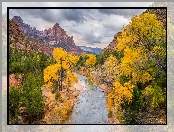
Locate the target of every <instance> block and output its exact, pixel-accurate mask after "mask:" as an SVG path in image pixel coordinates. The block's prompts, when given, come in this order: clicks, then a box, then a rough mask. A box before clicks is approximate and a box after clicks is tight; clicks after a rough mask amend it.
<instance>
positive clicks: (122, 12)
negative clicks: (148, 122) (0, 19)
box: [2, 2, 153, 48]
mask: <svg viewBox="0 0 174 132" xmlns="http://www.w3.org/2000/svg"><path fill="white" fill-rule="evenodd" d="M152 3H153V2H108V3H105V2H89V3H82V2H81V3H80V2H76V3H71V2H64V3H63V2H57V3H56V2H35V3H33V2H31V3H26V2H25V3H22V2H19V3H18V2H15V3H13V2H10V3H9V2H5V3H4V2H3V3H2V13H3V14H4V13H6V9H7V8H6V7H15V6H17V7H20V6H21V7H27V6H30V7H53V6H54V7H58V6H59V7H60V6H61V7H63V6H66V7H68V6H69V7H70V6H71V7H72V6H74V7H79V6H86V7H89V6H93V7H94V6H95V7H142V6H143V7H149V6H150V5H151V4H152ZM144 11H145V9H10V11H9V18H10V19H11V18H13V16H20V17H21V18H22V19H23V22H24V23H26V24H29V25H30V26H31V27H36V29H38V30H40V31H41V30H44V29H48V28H52V27H53V26H54V25H55V23H58V24H59V25H60V26H61V27H62V28H63V29H64V30H65V31H66V33H67V34H68V35H69V36H73V38H74V42H75V44H76V45H77V46H88V47H99V48H105V47H106V46H107V45H108V44H109V43H110V42H111V41H112V40H113V38H114V35H115V34H116V33H117V32H119V31H121V29H122V28H123V26H124V27H125V26H126V25H127V24H128V23H129V22H130V20H131V18H132V17H133V16H134V15H139V14H141V13H143V12H144Z"/></svg>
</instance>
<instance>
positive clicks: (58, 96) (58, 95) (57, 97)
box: [55, 92, 61, 100]
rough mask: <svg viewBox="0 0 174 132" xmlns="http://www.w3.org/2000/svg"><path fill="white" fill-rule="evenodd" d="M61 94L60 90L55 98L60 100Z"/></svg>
mask: <svg viewBox="0 0 174 132" xmlns="http://www.w3.org/2000/svg"><path fill="white" fill-rule="evenodd" d="M60 96H61V94H60V93H59V92H56V96H55V99H56V100H58V99H59V98H60Z"/></svg>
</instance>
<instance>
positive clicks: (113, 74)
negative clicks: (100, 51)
mask: <svg viewBox="0 0 174 132" xmlns="http://www.w3.org/2000/svg"><path fill="white" fill-rule="evenodd" d="M103 66H104V68H105V71H104V72H103V76H105V80H108V81H111V83H112V81H113V80H117V79H118V76H119V75H120V64H119V63H118V60H117V58H116V57H115V56H113V55H112V54H111V55H110V56H109V57H108V58H107V59H106V60H105V62H104V64H103ZM117 81H118V80H117Z"/></svg>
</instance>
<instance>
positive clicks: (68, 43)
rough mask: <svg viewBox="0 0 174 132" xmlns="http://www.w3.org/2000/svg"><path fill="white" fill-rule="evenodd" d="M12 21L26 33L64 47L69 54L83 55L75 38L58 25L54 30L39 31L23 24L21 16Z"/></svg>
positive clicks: (55, 45)
mask: <svg viewBox="0 0 174 132" xmlns="http://www.w3.org/2000/svg"><path fill="white" fill-rule="evenodd" d="M12 20H13V21H14V22H15V23H17V25H19V26H20V27H21V29H22V31H23V32H24V33H27V34H29V35H31V36H34V37H36V38H37V39H39V40H44V41H46V42H47V43H49V44H50V45H52V46H54V47H62V48H64V49H65V50H66V51H67V52H74V53H76V54H81V53H83V50H82V49H80V48H79V47H78V46H76V45H75V43H74V40H73V36H68V35H67V33H66V31H65V30H64V29H63V28H61V27H60V25H59V24H58V23H56V24H55V25H54V26H53V27H52V28H49V29H45V30H42V31H39V30H37V29H36V28H35V27H34V28H32V27H30V25H28V24H25V23H23V20H22V18H21V17H20V16H14V17H13V18H12Z"/></svg>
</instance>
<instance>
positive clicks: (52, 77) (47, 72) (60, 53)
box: [44, 48, 79, 87]
mask: <svg viewBox="0 0 174 132" xmlns="http://www.w3.org/2000/svg"><path fill="white" fill-rule="evenodd" d="M53 57H54V59H55V60H56V62H57V63H56V64H54V65H50V66H48V67H47V68H45V69H44V82H45V83H46V84H45V86H47V87H51V86H52V85H53V82H57V81H58V80H59V78H60V73H61V72H62V69H63V70H64V71H65V74H66V75H64V78H65V79H64V81H65V83H66V84H67V85H68V86H72V85H73V83H75V82H77V80H78V78H77V76H75V74H74V73H73V72H72V70H71V68H72V67H73V66H74V65H75V64H76V63H77V61H78V59H79V56H76V55H73V54H68V53H67V52H66V51H65V50H64V49H62V48H54V51H53Z"/></svg>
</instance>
